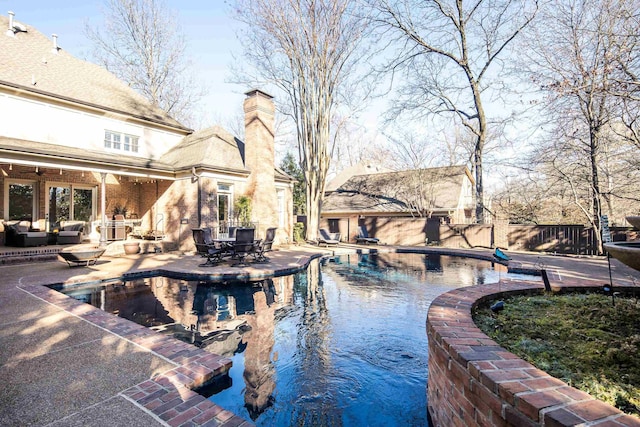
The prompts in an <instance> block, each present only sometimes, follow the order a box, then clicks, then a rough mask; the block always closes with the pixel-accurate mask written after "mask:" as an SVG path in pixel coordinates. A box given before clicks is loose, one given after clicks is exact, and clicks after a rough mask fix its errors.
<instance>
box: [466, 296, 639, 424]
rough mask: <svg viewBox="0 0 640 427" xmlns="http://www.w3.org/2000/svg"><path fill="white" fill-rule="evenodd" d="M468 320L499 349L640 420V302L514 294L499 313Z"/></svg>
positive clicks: (481, 312)
mask: <svg viewBox="0 0 640 427" xmlns="http://www.w3.org/2000/svg"><path fill="white" fill-rule="evenodd" d="M495 302H496V301H491V302H490V303H488V304H486V305H483V306H481V307H478V308H477V309H476V310H475V312H474V313H473V318H474V320H475V322H476V324H477V325H478V327H479V328H480V329H482V331H483V332H484V333H485V334H487V335H488V336H490V337H491V338H493V339H494V340H495V341H496V342H497V343H499V344H500V345H501V346H502V347H504V348H506V349H507V350H509V351H511V352H512V353H514V354H516V355H518V356H519V357H520V358H522V359H524V360H526V361H528V362H529V363H531V364H532V365H534V366H536V367H538V368H540V369H542V370H544V371H546V372H547V373H549V374H550V375H552V376H554V377H556V378H559V379H561V380H563V381H565V382H566V383H568V384H569V385H571V386H573V387H575V388H577V389H580V390H583V391H585V392H587V393H589V394H590V395H592V396H593V397H595V398H597V399H599V400H602V401H604V402H607V403H610V404H611V405H614V406H615V407H617V408H618V409H620V410H621V411H624V412H626V413H628V414H633V415H635V416H640V356H639V352H638V350H639V349H640V302H639V301H638V300H637V299H636V298H628V297H620V296H617V297H616V299H615V307H614V306H613V305H612V300H611V297H610V296H606V295H603V294H595V293H592V294H578V293H573V294H566V295H535V296H515V297H509V298H506V299H504V302H505V308H504V310H503V311H500V312H498V313H493V312H492V311H491V310H490V309H489V307H490V305H492V304H493V303H495Z"/></svg>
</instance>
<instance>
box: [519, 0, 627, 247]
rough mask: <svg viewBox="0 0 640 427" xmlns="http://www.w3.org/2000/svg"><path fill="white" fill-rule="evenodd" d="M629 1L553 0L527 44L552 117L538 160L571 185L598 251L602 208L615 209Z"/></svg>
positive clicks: (529, 60) (532, 68)
mask: <svg viewBox="0 0 640 427" xmlns="http://www.w3.org/2000/svg"><path fill="white" fill-rule="evenodd" d="M631 3H632V1H627V0H571V1H565V0H554V1H552V2H550V3H549V4H547V7H546V8H545V9H544V10H543V12H542V14H541V15H542V16H541V19H540V21H539V22H540V24H541V25H540V27H539V28H538V29H537V31H536V32H535V33H532V38H531V40H530V45H529V46H530V49H527V52H529V54H528V55H527V64H528V68H529V70H530V71H531V74H530V77H531V79H532V81H533V82H534V83H536V84H537V85H539V88H540V89H541V91H542V92H543V93H544V94H545V95H546V97H545V99H544V102H543V103H542V105H543V106H544V110H543V111H545V112H546V113H547V115H548V117H549V118H550V120H551V121H553V123H554V124H553V126H552V132H551V134H550V135H549V137H550V139H549V142H548V145H547V148H546V150H545V151H544V152H541V154H540V155H538V160H540V161H541V162H542V164H543V165H544V169H545V173H546V174H547V175H548V176H550V177H555V178H556V179H558V180H559V181H561V182H562V183H563V184H564V185H565V186H567V187H568V188H569V189H570V192H571V194H572V195H573V199H574V202H575V204H576V206H577V207H578V208H579V209H580V210H581V211H582V213H583V215H584V217H585V218H586V219H587V221H588V223H589V224H590V225H591V227H592V228H593V230H594V235H595V236H596V239H597V242H598V247H599V251H600V252H602V242H601V224H600V220H601V216H602V215H603V213H605V212H607V211H608V212H609V213H610V214H611V213H613V211H614V206H613V197H614V196H615V185H614V182H613V177H614V171H615V170H616V169H617V167H616V163H618V159H619V157H618V156H617V155H616V152H618V153H619V145H618V142H619V138H616V137H615V132H613V131H612V130H613V129H616V128H617V127H619V124H620V117H621V115H620V114H621V110H620V108H619V105H618V104H619V101H618V99H617V98H618V96H619V95H620V94H616V92H617V91H619V88H620V86H619V85H618V83H617V82H618V81H620V79H621V78H622V73H621V71H622V70H621V67H619V66H616V64H617V63H618V64H619V60H620V58H623V57H625V56H626V54H627V49H628V48H629V46H630V45H629V43H628V42H629V41H630V40H631V39H629V38H625V37H620V36H619V31H620V28H621V27H622V26H624V25H625V21H627V20H628V19H630V18H631V17H632V15H633V14H632V13H630V12H632V11H634V9H630V8H629V7H630V6H631ZM633 13H635V12H633ZM603 178H604V179H603Z"/></svg>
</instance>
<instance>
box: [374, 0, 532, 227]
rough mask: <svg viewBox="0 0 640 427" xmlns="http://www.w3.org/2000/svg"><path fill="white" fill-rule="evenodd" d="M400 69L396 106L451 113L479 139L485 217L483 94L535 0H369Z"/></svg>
mask: <svg viewBox="0 0 640 427" xmlns="http://www.w3.org/2000/svg"><path fill="white" fill-rule="evenodd" d="M366 1H367V3H369V4H370V5H371V6H372V7H373V8H374V10H375V12H374V13H375V15H374V22H375V24H377V26H378V28H379V29H380V31H381V32H382V34H383V36H382V37H381V38H382V39H383V40H386V41H387V42H388V46H389V47H391V48H395V49H396V52H395V53H394V59H393V61H392V63H390V64H389V65H388V67H387V69H389V70H392V71H393V72H394V73H398V72H400V71H402V72H404V74H402V76H401V77H402V79H403V80H404V82H405V83H404V84H403V86H402V87H401V88H400V91H399V102H398V103H397V104H396V107H395V108H396V110H397V111H398V112H400V111H407V110H409V111H416V112H418V115H420V114H425V113H428V114H445V115H453V117H454V118H455V120H456V121H457V122H458V123H461V124H462V125H463V126H464V127H466V128H467V129H468V130H469V131H471V132H472V133H473V135H474V136H475V144H474V150H473V158H472V162H473V167H474V169H475V180H476V183H475V185H476V188H475V199H476V219H477V221H478V222H484V218H485V208H484V205H483V200H484V183H483V162H482V159H483V152H484V149H485V143H486V140H487V130H488V121H487V116H486V113H485V100H484V96H483V93H484V92H485V91H486V90H487V88H488V87H489V85H490V81H491V80H492V79H495V77H496V73H495V71H496V70H494V68H497V67H496V66H494V65H495V64H497V66H499V65H500V62H501V61H502V56H504V52H505V50H506V48H507V46H508V45H509V44H510V43H512V41H513V40H514V39H515V38H516V37H517V36H518V34H519V33H520V32H521V31H522V30H523V29H524V28H525V27H526V26H527V25H529V23H530V22H531V21H532V19H533V18H534V16H535V13H536V11H537V9H538V2H537V0H532V1H525V2H520V1H513V0H491V1H482V0H479V1H468V2H467V1H463V0H427V1H417V0H366Z"/></svg>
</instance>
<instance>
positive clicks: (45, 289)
mask: <svg viewBox="0 0 640 427" xmlns="http://www.w3.org/2000/svg"><path fill="white" fill-rule="evenodd" d="M324 255H328V254H327V253H324V252H319V253H310V254H308V255H306V256H299V257H298V261H297V262H296V265H295V266H289V267H286V268H280V269H277V268H274V269H269V268H264V269H260V270H255V271H249V270H244V269H243V270H238V269H235V271H234V272H233V273H229V272H226V273H215V274H211V273H205V272H202V273H193V272H191V273H190V272H188V271H183V269H182V268H179V267H178V268H166V267H164V268H163V267H158V268H150V269H141V270H137V271H133V272H124V273H121V274H113V275H108V276H103V277H97V278H93V279H90V280H87V279H86V276H81V277H76V278H71V279H68V280H65V281H63V282H58V283H49V284H24V285H18V288H20V289H22V290H23V291H26V292H28V293H30V294H31V295H33V296H35V297H36V298H39V299H41V300H43V301H46V302H47V303H49V304H52V305H54V306H56V307H58V308H59V309H61V310H63V311H65V312H67V313H69V314H71V315H72V316H75V317H78V318H80V319H82V320H84V321H86V322H88V323H90V324H92V325H94V326H96V327H98V328H100V329H102V330H104V331H107V332H109V333H111V334H113V335H115V336H117V337H119V338H121V339H124V340H126V341H128V342H130V343H133V344H134V345H136V346H138V347H141V348H143V349H145V350H146V351H149V352H151V353H152V354H154V355H156V356H158V357H160V358H161V359H163V360H165V361H168V362H170V363H171V364H173V365H174V366H175V368H173V369H171V370H169V371H166V372H163V373H162V374H160V375H157V376H155V377H153V378H150V379H148V380H145V381H143V382H141V383H139V384H136V385H134V386H132V387H130V388H128V389H126V390H124V391H122V392H121V393H120V395H121V396H122V397H124V398H125V399H127V400H129V401H132V402H134V403H135V404H136V405H137V406H138V407H140V408H144V410H145V411H147V412H149V413H150V414H152V415H153V416H154V417H156V418H157V419H158V420H161V421H162V422H164V423H166V424H167V425H170V426H179V425H194V426H199V425H202V426H224V427H233V426H250V425H253V423H252V422H251V421H249V420H246V419H244V418H242V417H240V416H238V415H236V414H234V413H232V412H231V411H228V410H226V409H224V408H222V407H220V406H219V405H217V404H215V403H213V402H212V401H210V400H209V399H207V398H205V397H204V396H202V395H200V394H198V393H197V392H195V391H194V390H196V389H197V388H199V387H201V386H203V385H205V384H206V383H207V382H208V381H209V380H211V379H212V378H214V377H216V376H218V375H220V374H224V373H225V372H227V371H228V370H229V368H230V367H231V360H230V359H228V358H225V357H222V356H219V355H216V354H213V353H210V352H207V351H205V350H202V349H200V348H197V347H194V346H193V345H190V344H187V343H184V342H182V341H180V340H178V339H175V338H173V337H170V336H165V335H162V334H159V333H158V332H156V331H154V330H152V329H150V328H147V327H144V326H142V325H138V324H137V323H134V322H131V321H129V320H127V319H123V318H120V317H117V316H114V315H112V314H111V313H107V312H104V311H102V310H100V309H99V308H96V307H93V306H91V305H89V304H86V303H84V302H82V301H78V300H76V299H74V298H72V297H69V296H67V295H65V294H62V293H60V292H58V291H56V290H54V289H52V288H50V287H49V286H53V285H63V286H64V285H75V284H80V283H83V284H84V283H103V282H110V281H113V280H118V279H129V280H131V279H135V278H140V277H151V276H160V275H168V276H174V277H176V276H178V275H180V276H181V277H184V276H187V278H188V279H195V280H198V279H200V280H202V279H207V280H225V279H240V280H243V279H256V280H257V279H262V278H265V277H274V276H282V275H288V274H293V273H295V272H298V271H301V270H303V269H304V268H306V267H307V266H308V265H309V263H310V262H311V261H312V260H313V259H316V258H319V257H322V256H324Z"/></svg>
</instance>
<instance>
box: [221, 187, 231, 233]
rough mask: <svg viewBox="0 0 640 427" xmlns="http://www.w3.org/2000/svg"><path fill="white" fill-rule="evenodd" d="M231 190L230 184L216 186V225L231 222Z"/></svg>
mask: <svg viewBox="0 0 640 427" xmlns="http://www.w3.org/2000/svg"><path fill="white" fill-rule="evenodd" d="M232 208H233V188H232V187H231V185H230V184H218V224H222V223H227V224H228V223H230V222H231V220H232Z"/></svg>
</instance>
